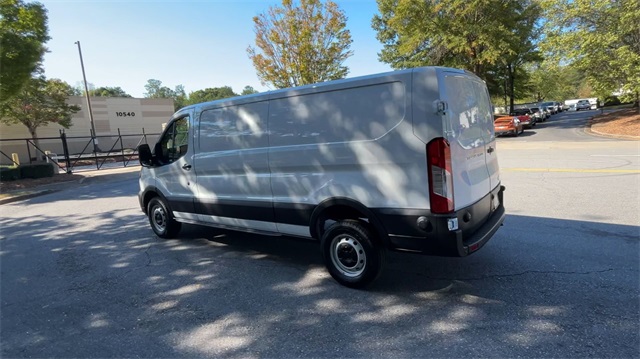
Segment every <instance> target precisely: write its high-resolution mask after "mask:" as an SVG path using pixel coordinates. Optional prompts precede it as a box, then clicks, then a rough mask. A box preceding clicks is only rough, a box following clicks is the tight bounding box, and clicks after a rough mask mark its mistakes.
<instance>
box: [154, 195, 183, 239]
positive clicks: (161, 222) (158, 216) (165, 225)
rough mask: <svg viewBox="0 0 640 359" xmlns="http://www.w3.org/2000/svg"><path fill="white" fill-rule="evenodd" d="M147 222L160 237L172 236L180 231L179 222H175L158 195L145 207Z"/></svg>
mask: <svg viewBox="0 0 640 359" xmlns="http://www.w3.org/2000/svg"><path fill="white" fill-rule="evenodd" d="M147 214H148V216H149V224H150V225H151V229H153V232H154V233H155V234H156V235H157V236H158V237H160V238H174V237H175V236H176V235H177V234H178V232H180V227H181V223H180V222H177V221H176V220H175V219H174V218H173V215H172V214H171V212H170V211H169V209H168V207H167V205H166V204H165V203H164V201H163V200H162V199H161V198H160V197H154V198H152V199H151V201H149V206H148V207H147Z"/></svg>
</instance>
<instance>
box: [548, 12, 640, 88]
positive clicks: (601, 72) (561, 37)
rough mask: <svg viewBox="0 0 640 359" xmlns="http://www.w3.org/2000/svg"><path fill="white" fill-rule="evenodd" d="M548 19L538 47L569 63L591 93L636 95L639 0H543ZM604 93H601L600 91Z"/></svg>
mask: <svg viewBox="0 0 640 359" xmlns="http://www.w3.org/2000/svg"><path fill="white" fill-rule="evenodd" d="M541 3H542V4H543V6H544V8H545V10H546V14H547V18H548V21H547V23H546V26H545V33H546V38H545V41H544V42H543V49H544V50H545V51H546V52H547V53H548V55H549V56H550V57H551V58H553V59H554V60H555V61H556V62H558V63H570V64H572V66H574V67H575V68H576V69H577V70H578V71H581V72H582V73H583V74H584V75H585V77H586V78H587V79H588V81H589V83H590V85H591V86H592V87H593V90H594V91H595V93H597V94H599V95H601V96H602V95H608V94H611V93H613V92H616V91H619V90H621V91H622V92H623V93H624V94H625V97H635V98H636V99H638V96H640V95H639V94H640V25H638V24H640V4H639V3H638V0H616V1H612V0H591V1H575V0H542V1H541ZM603 97H604V96H603Z"/></svg>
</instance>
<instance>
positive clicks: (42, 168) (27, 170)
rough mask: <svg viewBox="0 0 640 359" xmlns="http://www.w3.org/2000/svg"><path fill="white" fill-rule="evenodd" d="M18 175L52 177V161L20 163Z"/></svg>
mask: <svg viewBox="0 0 640 359" xmlns="http://www.w3.org/2000/svg"><path fill="white" fill-rule="evenodd" d="M19 168H20V176H21V177H22V178H43V177H53V174H54V170H53V164H52V163H34V164H30V165H21V166H20V167H19Z"/></svg>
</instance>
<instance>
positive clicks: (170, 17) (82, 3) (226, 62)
mask: <svg viewBox="0 0 640 359" xmlns="http://www.w3.org/2000/svg"><path fill="white" fill-rule="evenodd" d="M40 2H41V3H43V4H44V5H45V7H46V8H47V10H48V16H49V35H50V36H51V40H50V41H49V42H48V43H47V47H48V48H49V50H50V52H49V53H47V54H46V55H45V60H44V68H45V74H46V76H47V77H49V78H59V79H62V80H64V81H66V82H68V83H69V84H70V85H72V86H76V85H79V84H81V81H82V70H81V68H80V59H79V56H78V48H77V46H76V45H75V44H74V42H76V41H80V43H81V45H82V55H83V59H84V65H85V70H86V74H87V82H89V83H93V84H94V85H95V86H96V87H100V86H120V87H122V88H123V89H124V90H125V91H126V92H127V93H129V94H130V95H132V96H134V97H142V96H143V94H144V92H145V90H144V85H145V84H146V83H147V80H149V79H157V80H160V81H162V83H163V85H164V86H168V87H170V88H174V87H175V86H176V85H180V84H182V85H184V87H185V90H186V92H187V93H189V92H191V91H196V90H200V89H204V88H207V87H220V86H231V87H232V88H233V90H234V91H235V92H237V93H239V92H241V91H242V89H243V88H244V86H246V85H249V86H252V87H253V88H255V89H256V90H258V91H266V90H269V88H268V87H267V86H263V85H262V84H261V83H260V80H259V79H258V77H257V76H256V72H255V69H254V68H253V64H252V63H251V61H250V60H249V58H248V56H247V52H246V49H247V47H248V46H249V45H254V39H255V35H254V32H253V21H252V18H253V17H254V16H255V15H258V14H259V13H262V12H264V11H266V10H267V9H268V7H269V6H270V5H274V4H280V3H281V2H280V1H271V0H264V1H256V0H254V1H248V0H235V1H233V0H226V1H219V0H209V1H204V0H202V1H177V0H175V1H150V0H133V1H113V0H112V1H107V0H103V1H90V0H75V1H70V0H67V1H61V0H48V1H47V0H41V1H40ZM336 2H337V3H338V5H339V6H340V8H341V9H342V10H344V12H345V14H346V15H347V17H348V22H347V28H348V29H349V30H350V31H351V37H352V40H353V43H352V44H351V50H352V51H353V52H354V55H353V56H352V57H351V58H349V59H348V60H347V62H346V65H347V66H348V67H349V69H350V72H349V75H348V77H355V76H360V75H368V74H372V73H378V72H385V71H390V70H391V68H390V67H389V66H388V65H386V64H383V63H380V62H379V61H378V55H377V54H378V52H380V50H381V49H382V45H381V44H380V42H378V40H377V39H376V38H375V31H374V30H373V29H372V28H371V18H372V17H373V15H374V14H376V13H377V6H376V3H375V1H374V0H343V1H336Z"/></svg>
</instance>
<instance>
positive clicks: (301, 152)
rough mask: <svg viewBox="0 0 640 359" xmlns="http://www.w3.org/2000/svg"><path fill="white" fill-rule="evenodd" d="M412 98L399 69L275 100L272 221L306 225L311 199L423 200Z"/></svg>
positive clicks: (395, 203)
mask: <svg viewBox="0 0 640 359" xmlns="http://www.w3.org/2000/svg"><path fill="white" fill-rule="evenodd" d="M410 98H411V74H410V72H403V73H400V74H395V75H389V76H386V77H378V78H375V79H366V80H363V81H359V82H352V83H349V85H348V87H345V85H341V86H339V87H336V88H332V89H329V91H327V90H324V91H322V92H320V91H310V92H309V93H307V94H299V95H298V96H295V97H280V98H275V99H272V100H271V103H270V109H269V142H270V145H271V147H270V150H269V160H270V165H271V173H272V188H273V195H274V210H275V216H276V222H278V223H284V224H293V225H304V226H308V225H309V218H310V215H311V212H312V210H313V209H314V208H315V206H316V205H317V204H318V203H321V202H322V201H324V200H325V199H328V198H336V197H346V198H350V199H352V200H355V201H357V202H360V203H361V204H363V205H365V206H366V207H368V208H376V207H382V208H387V207H392V208H397V207H400V208H424V207H425V206H428V203H429V200H428V197H427V191H428V189H427V183H426V181H425V180H424V178H425V177H426V163H425V155H424V145H423V144H422V143H421V141H420V140H419V139H418V138H417V137H415V136H414V135H413V133H412V127H411V121H410V116H411V109H410V107H409V104H410ZM407 119H409V120H407ZM278 228H280V226H279V227H278Z"/></svg>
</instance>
